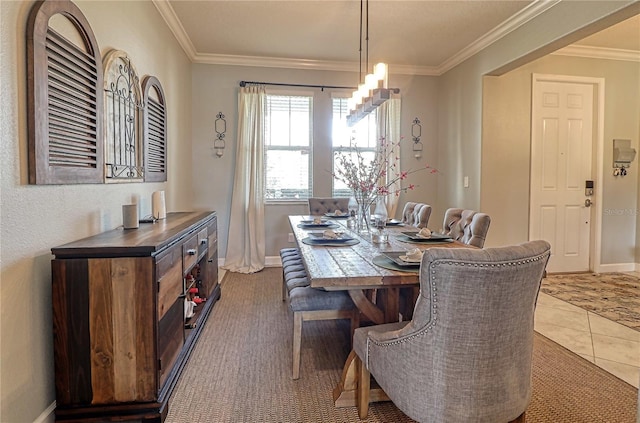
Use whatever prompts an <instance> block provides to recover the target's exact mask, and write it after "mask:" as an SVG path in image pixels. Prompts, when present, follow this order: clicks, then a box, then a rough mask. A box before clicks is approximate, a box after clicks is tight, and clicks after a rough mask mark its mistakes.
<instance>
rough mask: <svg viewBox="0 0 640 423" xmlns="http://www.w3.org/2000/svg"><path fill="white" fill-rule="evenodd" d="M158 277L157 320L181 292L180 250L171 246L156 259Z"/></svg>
mask: <svg viewBox="0 0 640 423" xmlns="http://www.w3.org/2000/svg"><path fill="white" fill-rule="evenodd" d="M156 274H157V278H158V284H159V287H158V320H160V319H161V318H162V317H163V316H164V315H165V313H166V312H167V311H168V310H169V308H170V307H171V306H172V305H173V303H174V302H175V300H176V298H178V296H179V295H180V294H182V290H183V286H182V285H183V283H182V250H181V249H180V248H179V247H176V248H172V249H171V251H169V253H168V254H166V255H163V256H162V257H161V258H159V259H158V261H157V264H156Z"/></svg>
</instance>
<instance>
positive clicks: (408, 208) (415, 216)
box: [402, 201, 431, 229]
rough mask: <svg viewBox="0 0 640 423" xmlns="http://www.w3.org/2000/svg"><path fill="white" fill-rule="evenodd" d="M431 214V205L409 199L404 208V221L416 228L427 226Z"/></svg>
mask: <svg viewBox="0 0 640 423" xmlns="http://www.w3.org/2000/svg"><path fill="white" fill-rule="evenodd" d="M430 216H431V206H430V205H428V204H423V203H414V202H412V201H408V202H406V203H405V205H404V209H403V210H402V223H404V224H405V225H409V226H415V227H416V228H420V229H422V228H426V227H427V225H428V223H429V217H430Z"/></svg>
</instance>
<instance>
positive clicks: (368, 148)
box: [331, 98, 376, 197]
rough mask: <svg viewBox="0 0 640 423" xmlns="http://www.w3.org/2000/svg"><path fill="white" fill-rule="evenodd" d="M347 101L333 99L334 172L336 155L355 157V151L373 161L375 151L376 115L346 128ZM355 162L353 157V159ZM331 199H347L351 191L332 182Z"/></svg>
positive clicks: (340, 183) (338, 182) (341, 184)
mask: <svg viewBox="0 0 640 423" xmlns="http://www.w3.org/2000/svg"><path fill="white" fill-rule="evenodd" d="M348 112H349V111H348V110H347V99H346V98H333V121H332V134H331V138H332V143H333V170H334V172H335V170H336V166H337V165H338V163H337V162H336V153H338V152H341V153H342V154H350V155H353V156H355V154H356V149H358V150H360V152H361V154H362V156H363V157H364V158H365V159H367V158H368V159H369V160H373V158H374V156H375V150H376V113H371V114H369V115H368V116H367V117H366V118H364V119H362V120H361V121H360V122H358V123H357V124H356V125H355V126H354V127H352V128H349V127H348V126H347V114H348ZM353 159H354V161H355V157H354V158H353ZM332 196H333V197H349V196H351V190H350V189H349V188H347V186H346V184H345V183H344V182H342V181H338V180H336V179H334V180H333V188H332Z"/></svg>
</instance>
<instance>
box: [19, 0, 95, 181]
mask: <svg viewBox="0 0 640 423" xmlns="http://www.w3.org/2000/svg"><path fill="white" fill-rule="evenodd" d="M56 14H62V15H63V16H65V17H66V18H67V19H68V20H69V21H70V22H71V23H72V24H73V26H74V27H75V29H76V30H77V31H78V33H79V36H80V37H81V39H82V40H83V42H84V48H85V50H86V51H83V50H82V49H80V48H78V46H76V45H75V44H74V43H72V42H71V41H69V40H67V39H66V38H65V37H64V36H62V35H61V34H59V33H57V32H56V31H54V30H53V29H52V28H50V27H49V19H50V18H51V17H52V16H53V15H56ZM27 63H28V75H27V89H28V129H29V183H31V184H78V183H103V182H104V146H103V107H104V105H103V91H102V86H103V70H102V61H101V60H100V50H99V48H98V44H97V42H96V40H95V36H94V34H93V31H92V30H91V27H90V26H89V23H88V21H87V20H86V18H85V17H84V15H83V14H82V12H81V11H80V10H79V9H78V8H77V6H76V5H74V4H73V3H72V2H70V1H64V0H63V1H45V2H40V3H36V5H35V6H34V7H33V8H32V10H31V13H30V15H29V21H28V29H27Z"/></svg>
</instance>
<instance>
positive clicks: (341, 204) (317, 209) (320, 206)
mask: <svg viewBox="0 0 640 423" xmlns="http://www.w3.org/2000/svg"><path fill="white" fill-rule="evenodd" d="M308 201H309V214H310V215H311V216H322V215H323V214H325V213H334V212H335V211H336V210H340V212H342V213H344V214H345V215H346V214H348V213H349V199H348V198H344V197H335V198H331V197H329V198H323V197H311V198H309V200H308Z"/></svg>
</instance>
